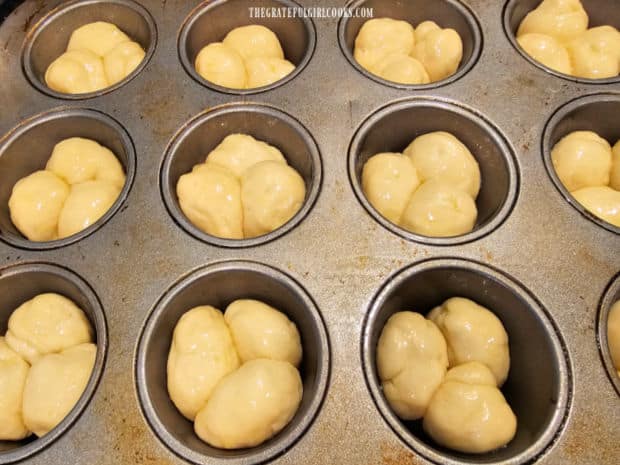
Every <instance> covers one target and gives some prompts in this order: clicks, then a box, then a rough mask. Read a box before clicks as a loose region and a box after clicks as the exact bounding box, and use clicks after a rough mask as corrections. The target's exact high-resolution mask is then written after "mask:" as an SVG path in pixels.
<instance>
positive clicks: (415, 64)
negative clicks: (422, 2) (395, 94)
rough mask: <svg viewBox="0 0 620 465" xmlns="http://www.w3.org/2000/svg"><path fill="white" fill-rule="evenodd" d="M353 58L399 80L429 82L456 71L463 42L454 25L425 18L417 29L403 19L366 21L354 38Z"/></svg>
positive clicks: (385, 75) (389, 79)
mask: <svg viewBox="0 0 620 465" xmlns="http://www.w3.org/2000/svg"><path fill="white" fill-rule="evenodd" d="M353 56H354V58H355V60H356V61H357V62H358V63H359V64H360V66H362V67H363V68H364V69H366V70H368V71H370V72H371V73H373V74H375V75H377V76H379V77H381V78H383V79H386V80H388V81H392V82H397V83H400V84H428V83H429V82H435V81H440V80H442V79H445V78H447V77H449V76H451V75H452V74H454V73H455V72H456V70H457V69H458V67H459V64H460V63H461V59H462V58H463V43H462V41H461V37H460V36H459V34H458V33H457V32H456V31H455V30H454V29H442V28H441V27H439V26H438V25H437V24H436V23H434V22H433V21H424V22H422V23H420V24H419V25H418V27H417V28H416V29H414V28H413V26H411V24H409V23H408V22H406V21H401V20H395V19H391V18H375V19H371V20H368V21H366V22H365V23H364V24H363V25H362V27H361V28H360V30H359V32H358V34H357V37H356V38H355V48H354V50H353Z"/></svg>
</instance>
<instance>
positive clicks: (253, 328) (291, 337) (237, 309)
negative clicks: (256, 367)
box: [224, 299, 302, 366]
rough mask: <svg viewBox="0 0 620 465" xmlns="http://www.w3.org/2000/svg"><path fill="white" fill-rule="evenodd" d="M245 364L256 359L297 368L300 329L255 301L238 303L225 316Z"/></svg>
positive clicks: (231, 306)
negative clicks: (287, 364) (283, 363)
mask: <svg viewBox="0 0 620 465" xmlns="http://www.w3.org/2000/svg"><path fill="white" fill-rule="evenodd" d="M224 319H225V320H226V323H227V324H228V327H229V328H230V332H231V334H232V338H233V340H234V341H235V346H236V348H237V352H238V353H239V358H240V359H241V362H242V363H245V362H248V361H250V360H255V359H257V358H266V359H270V360H281V361H283V362H289V363H290V364H292V365H294V366H298V365H299V363H300V362H301V355H302V348H301V338H300V337H299V331H297V326H295V323H293V322H292V321H291V320H289V319H288V317H287V316H286V315H285V314H284V313H282V312H280V311H278V310H276V309H275V308H273V307H271V306H269V305H267V304H265V303H263V302H260V301H258V300H252V299H241V300H235V301H234V302H233V303H231V304H230V305H229V306H228V307H227V308H226V312H225V313H224Z"/></svg>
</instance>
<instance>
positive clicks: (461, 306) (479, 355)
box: [428, 297, 510, 386]
mask: <svg viewBox="0 0 620 465" xmlns="http://www.w3.org/2000/svg"><path fill="white" fill-rule="evenodd" d="M428 318H429V319H430V320H431V321H433V322H434V323H435V324H437V326H438V327H439V329H440V330H441V332H442V333H443V335H444V337H445V338H446V342H447V344H448V358H449V361H450V367H454V366H457V365H460V364H462V363H466V362H474V361H475V362H481V363H483V364H485V365H486V366H487V367H488V368H489V369H490V370H491V372H492V373H493V375H494V376H495V379H496V382H497V385H498V386H501V385H502V384H504V381H505V380H506V378H507V377H508V371H509V369H510V352H509V349H508V334H507V333H506V330H505V329H504V325H502V322H501V321H500V320H499V318H497V317H496V316H495V314H493V312H491V311H489V310H487V309H486V308H484V307H482V306H481V305H478V304H477V303H475V302H473V301H471V300H469V299H465V298H462V297H453V298H451V299H448V300H446V301H445V302H444V303H443V304H442V305H441V306H439V307H436V308H435V309H433V311H431V312H430V313H429V315H428Z"/></svg>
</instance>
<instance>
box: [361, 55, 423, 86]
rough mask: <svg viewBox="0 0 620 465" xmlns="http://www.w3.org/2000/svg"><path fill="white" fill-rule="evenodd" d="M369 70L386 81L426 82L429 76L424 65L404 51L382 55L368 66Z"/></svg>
mask: <svg viewBox="0 0 620 465" xmlns="http://www.w3.org/2000/svg"><path fill="white" fill-rule="evenodd" d="M370 71H371V72H372V73H374V74H376V75H377V76H379V77H382V78H383V79H387V80H388V81H392V82H398V83H400V84H428V83H429V82H430V77H429V75H428V73H427V72H426V69H425V68H424V65H422V63H421V62H420V61H418V60H416V59H415V58H413V57H411V56H409V55H405V54H404V53H400V52H395V53H390V54H388V55H384V56H383V57H381V58H380V59H379V60H377V61H376V62H375V63H374V64H373V65H372V66H371V68H370Z"/></svg>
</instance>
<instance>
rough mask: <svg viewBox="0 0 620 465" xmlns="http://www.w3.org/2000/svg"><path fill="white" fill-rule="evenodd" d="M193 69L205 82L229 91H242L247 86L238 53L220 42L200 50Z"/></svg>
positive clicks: (243, 65)
mask: <svg viewBox="0 0 620 465" xmlns="http://www.w3.org/2000/svg"><path fill="white" fill-rule="evenodd" d="M194 67H195V68H196V71H197V72H198V74H200V75H201V76H202V77H203V78H205V79H206V80H207V81H211V82H212V83H214V84H217V85H219V86H224V87H229V88H231V89H244V88H245V87H246V84H247V80H248V77H247V72H246V69H245V64H244V63H243V58H242V56H241V55H239V53H238V52H237V51H236V50H235V49H233V48H230V47H227V46H226V45H224V44H222V43H221V42H213V43H211V44H209V45H207V46H206V47H204V48H202V50H200V52H199V53H198V55H197V56H196V60H195V62H194Z"/></svg>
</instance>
